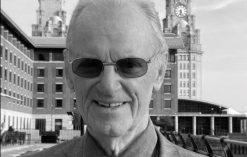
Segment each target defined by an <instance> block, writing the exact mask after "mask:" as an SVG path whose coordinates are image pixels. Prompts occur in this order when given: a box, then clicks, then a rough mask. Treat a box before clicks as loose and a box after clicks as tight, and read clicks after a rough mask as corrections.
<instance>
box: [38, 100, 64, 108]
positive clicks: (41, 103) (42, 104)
mask: <svg viewBox="0 0 247 157" xmlns="http://www.w3.org/2000/svg"><path fill="white" fill-rule="evenodd" d="M36 104H37V105H36V107H37V108H44V107H45V100H44V98H37V99H36ZM52 107H55V108H63V99H62V98H56V99H55V104H54V105H52Z"/></svg>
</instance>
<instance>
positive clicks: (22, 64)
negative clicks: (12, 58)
mask: <svg viewBox="0 0 247 157" xmlns="http://www.w3.org/2000/svg"><path fill="white" fill-rule="evenodd" d="M21 70H24V63H23V61H21Z"/></svg>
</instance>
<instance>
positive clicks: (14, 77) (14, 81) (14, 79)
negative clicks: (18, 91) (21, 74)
mask: <svg viewBox="0 0 247 157" xmlns="http://www.w3.org/2000/svg"><path fill="white" fill-rule="evenodd" d="M13 83H14V84H16V75H15V74H14V75H13Z"/></svg>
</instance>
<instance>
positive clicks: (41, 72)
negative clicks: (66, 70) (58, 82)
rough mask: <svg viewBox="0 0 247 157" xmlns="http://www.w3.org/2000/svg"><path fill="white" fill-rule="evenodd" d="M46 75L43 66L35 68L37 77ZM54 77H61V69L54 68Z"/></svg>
mask: <svg viewBox="0 0 247 157" xmlns="http://www.w3.org/2000/svg"><path fill="white" fill-rule="evenodd" d="M45 76H47V74H46V72H45V68H37V77H45ZM56 77H63V69H62V68H57V69H56Z"/></svg>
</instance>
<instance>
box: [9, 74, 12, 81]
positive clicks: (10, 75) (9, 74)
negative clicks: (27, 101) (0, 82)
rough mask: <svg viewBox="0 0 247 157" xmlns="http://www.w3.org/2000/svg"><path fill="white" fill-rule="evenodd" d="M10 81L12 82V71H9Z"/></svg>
mask: <svg viewBox="0 0 247 157" xmlns="http://www.w3.org/2000/svg"><path fill="white" fill-rule="evenodd" d="M9 82H12V72H9Z"/></svg>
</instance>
